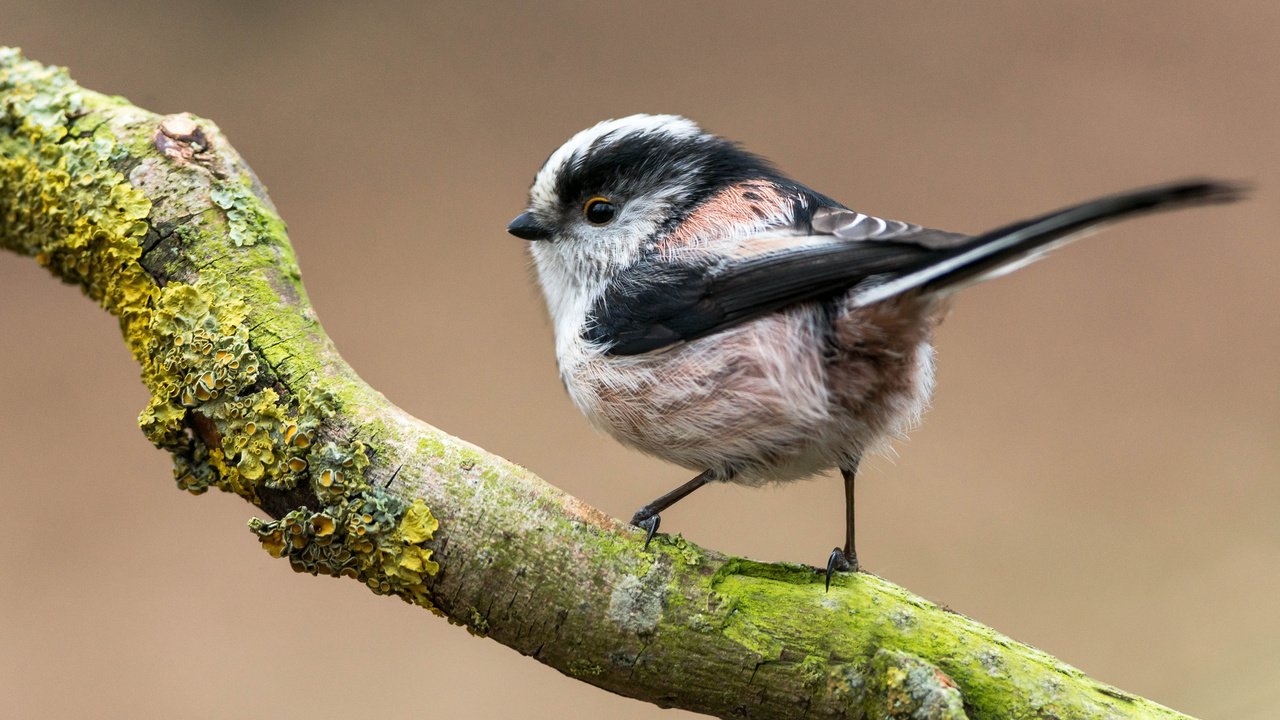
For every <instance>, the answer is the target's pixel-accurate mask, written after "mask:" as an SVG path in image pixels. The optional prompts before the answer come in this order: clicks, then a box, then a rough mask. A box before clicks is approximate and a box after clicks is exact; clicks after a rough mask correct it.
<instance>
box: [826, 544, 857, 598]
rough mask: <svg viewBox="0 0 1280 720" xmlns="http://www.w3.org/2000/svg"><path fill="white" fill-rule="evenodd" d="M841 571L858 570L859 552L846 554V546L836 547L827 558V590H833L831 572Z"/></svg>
mask: <svg viewBox="0 0 1280 720" xmlns="http://www.w3.org/2000/svg"><path fill="white" fill-rule="evenodd" d="M836 571H839V572H858V555H857V553H849V554H847V555H846V554H845V552H844V548H835V549H834V550H832V551H831V556H830V557H828V558H827V590H828V591H830V590H831V574H832V573H834V572H836Z"/></svg>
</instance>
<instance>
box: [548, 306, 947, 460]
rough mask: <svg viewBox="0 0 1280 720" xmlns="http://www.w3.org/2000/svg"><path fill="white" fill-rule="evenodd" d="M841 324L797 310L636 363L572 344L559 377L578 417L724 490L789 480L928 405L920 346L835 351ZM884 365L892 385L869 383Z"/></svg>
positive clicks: (880, 435)
mask: <svg viewBox="0 0 1280 720" xmlns="http://www.w3.org/2000/svg"><path fill="white" fill-rule="evenodd" d="M856 312H861V311H856ZM847 316H848V313H847V312H844V311H838V312H837V314H836V315H835V316H834V317H833V316H830V315H829V314H827V313H824V312H822V311H821V310H820V309H819V308H818V307H817V306H816V305H801V306H797V307H795V308H792V309H790V310H788V311H786V312H782V313H775V314H773V315H770V316H766V317H764V318H761V319H757V320H753V321H751V322H748V323H745V324H743V325H740V326H737V327H734V328H732V329H729V330H726V331H724V332H721V333H718V334H716V335H713V336H710V337H706V338H702V339H699V340H695V341H693V342H689V343H686V344H683V345H680V346H677V347H673V348H671V349H669V350H667V351H665V352H658V353H649V354H645V355H636V356H607V355H602V354H599V353H594V354H592V353H589V352H586V348H585V347H584V346H577V347H575V348H573V349H572V350H571V351H570V352H568V353H562V354H561V371H562V373H563V375H564V379H565V384H566V386H567V387H568V389H569V393H570V396H571V397H572V398H573V400H574V402H575V404H577V406H578V407H579V409H581V410H582V411H583V413H585V414H586V415H587V417H588V418H589V419H590V420H591V421H592V423H593V424H594V425H596V426H597V427H599V428H601V429H603V430H604V431H606V432H608V433H609V434H610V435H612V436H614V437H615V438H617V439H618V440H619V441H621V442H623V443H624V444H627V445H630V446H632V447H634V448H637V449H639V450H642V451H644V452H647V453H650V454H652V455H655V456H657V457H660V458H663V459H665V460H667V461H670V462H674V463H677V464H679V465H683V466H685V467H687V468H690V469H692V470H695V471H702V470H706V469H711V470H714V471H716V472H717V473H718V474H719V475H720V476H721V477H722V478H723V479H729V478H730V477H732V479H733V480H734V481H735V482H741V483H746V484H762V483H765V482H769V481H782V480H793V479H799V478H803V477H807V476H810V475H813V474H815V473H819V472H822V471H825V470H827V469H830V468H832V467H834V466H836V465H838V464H839V463H840V462H841V461H842V459H844V458H847V457H849V456H851V455H853V454H857V453H861V452H863V451H864V450H867V449H871V448H872V447H873V446H875V445H877V444H879V443H880V442H881V441H882V440H883V439H884V438H885V437H886V436H888V435H891V434H893V433H897V432H900V431H902V430H903V429H904V427H905V426H906V425H907V424H909V423H910V421H911V420H912V418H913V417H914V416H917V415H918V414H919V411H920V408H921V407H923V404H924V403H925V402H926V401H927V396H928V392H929V384H930V383H929V380H930V379H931V377H932V371H931V367H932V364H931V358H932V350H931V349H930V348H929V346H928V344H927V343H921V342H920V341H919V340H918V339H916V338H904V339H903V342H902V343H880V344H873V345H870V346H858V345H857V344H856V343H852V344H851V343H848V342H847V341H848V340H849V339H850V338H848V337H844V338H843V340H844V341H846V342H845V344H843V345H842V344H841V339H842V336H841V332H840V330H841V328H842V327H845V326H847V325H849V323H850V320H849V318H848V317H847ZM862 329H863V330H864V331H865V329H866V328H865V327H864V328H862ZM833 343H834V344H833ZM904 356H905V357H906V358H907V360H909V363H910V364H911V366H910V367H905V368H899V366H898V364H897V363H899V361H900V360H901V359H902V358H903V357H904ZM885 367H890V368H892V369H894V371H895V372H896V373H898V375H899V376H898V377H895V378H889V379H884V380H885V381H879V380H876V379H875V374H876V372H877V370H880V369H883V368H885ZM903 373H905V374H903ZM922 373H923V375H924V378H923V380H924V381H923V382H922V378H921V375H922Z"/></svg>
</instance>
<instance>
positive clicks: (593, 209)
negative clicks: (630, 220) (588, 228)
mask: <svg viewBox="0 0 1280 720" xmlns="http://www.w3.org/2000/svg"><path fill="white" fill-rule="evenodd" d="M582 214H583V216H584V217H586V218H587V222H589V223H591V224H592V225H608V224H609V223H610V222H611V221H612V220H613V216H614V215H617V214H618V208H617V206H616V205H614V204H613V203H611V202H609V198H605V197H593V198H591V199H590V200H588V201H587V202H586V204H585V205H583V206H582Z"/></svg>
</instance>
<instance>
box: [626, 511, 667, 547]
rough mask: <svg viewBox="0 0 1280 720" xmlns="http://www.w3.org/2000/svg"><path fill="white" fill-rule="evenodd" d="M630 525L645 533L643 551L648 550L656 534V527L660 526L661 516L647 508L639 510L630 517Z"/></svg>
mask: <svg viewBox="0 0 1280 720" xmlns="http://www.w3.org/2000/svg"><path fill="white" fill-rule="evenodd" d="M631 524H632V525H635V526H636V527H638V528H640V529H641V530H644V531H645V532H646V533H647V534H646V535H645V536H644V549H645V550H648V549H649V543H650V542H652V541H653V536H654V535H656V534H657V532H658V526H659V525H661V524H662V516H661V515H659V514H658V513H656V512H653V511H652V510H649V509H648V508H640V510H638V511H636V514H635V515H632V516H631Z"/></svg>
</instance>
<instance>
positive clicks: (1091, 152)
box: [0, 0, 1280, 718]
mask: <svg viewBox="0 0 1280 720" xmlns="http://www.w3.org/2000/svg"><path fill="white" fill-rule="evenodd" d="M0 18H2V20H0V44H9V45H19V46H21V47H23V48H24V49H25V50H26V52H27V53H28V54H29V55H30V56H31V57H33V58H35V59H38V60H41V61H43V62H46V63H56V64H62V65H67V66H70V68H71V70H72V73H73V75H74V77H75V78H77V79H78V80H79V81H80V82H81V83H82V84H83V85H85V86H86V87H89V88H92V89H95V90H99V91H104V92H108V93H118V94H121V95H125V96H127V97H128V98H130V99H131V100H132V101H134V102H135V103H137V104H139V105H142V106H145V107H148V108H150V109H152V110H156V111H161V112H175V111H182V110H187V111H191V112H195V113H198V114H200V115H203V116H206V117H210V118H213V119H214V120H216V121H217V122H218V123H219V124H220V125H221V127H222V128H223V129H224V130H225V131H226V133H227V134H228V135H229V136H230V138H231V140H232V141H233V142H234V143H235V145H236V147H237V148H239V150H240V151H241V152H242V153H243V154H244V156H245V157H246V158H247V159H248V160H249V162H250V163H251V164H252V165H253V166H254V168H255V169H256V170H257V172H258V174H259V175H260V176H261V177H262V178H263V180H264V181H265V182H266V183H267V185H268V186H269V187H270V189H271V191H272V196H273V198H274V200H275V202H276V204H277V205H278V206H279V207H280V210H281V211H282V213H283V215H284V216H285V218H286V219H287V221H288V222H289V226H290V229H291V232H292V237H293V241H294V244H295V246H296V248H297V251H298V255H299V257H300V260H301V263H302V267H303V270H304V273H305V277H306V282H307V287H308V289H309V291H310V293H311V297H312V299H313V300H314V302H315V305H316V306H317V308H318V310H319V313H320V316H321V317H322V319H323V320H324V322H325V326H326V328H327V329H328V331H329V333H330V334H331V335H332V336H333V337H334V339H335V340H336V341H337V343H338V346H339V348H340V349H341V350H342V351H343V352H344V353H345V355H346V357H347V359H348V360H350V361H351V363H352V365H354V366H355V367H356V369H357V370H359V371H360V372H361V373H362V374H363V375H364V377H365V378H367V379H368V380H369V381H370V382H371V383H372V384H373V385H374V386H375V387H377V388H379V389H381V390H382V391H384V392H385V393H386V394H387V395H388V396H389V397H390V398H391V399H392V400H394V401H395V402H397V403H399V404H400V405H402V406H404V407H405V408H407V409H408V410H410V411H412V412H414V413H415V414H417V415H419V416H421V417H423V418H425V419H427V420H428V421H430V422H432V423H434V424H436V425H438V426H440V427H443V428H445V429H447V430H449V431H450V432H453V433H455V434H457V435H460V436H462V437H464V438H467V439H468V440H471V441H473V442H476V443H478V444H480V445H482V446H483V447H485V448H488V449H489V450H492V451H494V452H497V453H500V454H502V455H504V456H506V457H508V458H511V459H513V460H515V461H518V462H520V463H522V464H525V465H527V466H528V467H530V468H532V469H534V470H535V471H537V472H538V473H540V474H541V475H542V476H543V477H545V478H547V479H548V480H550V481H551V482H553V483H556V484H557V485H560V486H561V487H563V488H566V489H567V490H569V491H570V492H573V493H575V494H577V495H579V496H581V497H583V498H585V499H587V500H588V501H590V502H592V503H594V504H596V505H598V506H599V507H601V508H604V509H605V510H606V511H608V512H610V513H612V514H614V515H617V516H620V517H627V516H628V515H629V514H630V513H631V511H632V510H634V509H635V508H636V507H637V506H639V505H640V504H642V503H643V502H645V501H647V500H649V499H651V498H652V497H654V496H655V495H657V494H658V493H660V492H662V491H665V490H667V489H669V488H670V487H672V486H674V485H675V484H676V483H679V482H682V481H684V480H686V479H687V475H688V473H687V472H685V471H684V470H681V469H679V468H676V467H672V466H668V465H665V464H663V463H660V462H657V461H654V460H650V459H648V458H645V457H641V456H638V455H635V454H633V453H630V452H628V451H625V450H623V449H621V448H620V447H619V446H617V445H616V444H615V443H614V442H613V441H611V440H609V439H607V438H605V437H601V436H597V435H595V434H594V433H593V432H592V431H591V430H590V429H589V428H588V427H587V424H586V422H585V421H584V420H582V419H581V418H580V417H579V415H578V413H577V412H576V411H575V410H574V408H573V407H572V406H571V405H570V403H569V401H568V399H567V398H566V397H565V395H564V393H563V391H562V390H561V387H560V384H559V381H558V380H557V377H556V372H555V366H554V359H553V351H552V341H551V329H550V326H549V324H548V322H547V320H546V318H545V315H544V310H543V307H542V301H541V298H540V296H539V294H538V293H537V291H536V288H535V286H534V283H533V281H532V276H531V273H530V270H529V267H528V264H529V263H528V260H527V258H526V255H525V248H524V247H523V246H522V244H521V241H518V240H515V239H513V238H511V237H508V236H507V235H506V234H505V233H504V232H503V227H504V225H505V224H506V222H507V221H508V220H509V219H510V218H511V217H512V216H514V215H515V214H516V213H517V212H519V211H520V210H521V209H522V207H523V201H524V193H525V190H526V186H527V183H528V182H529V180H530V179H531V178H532V176H533V173H534V171H535V170H536V169H537V167H538V165H539V164H540V163H541V162H542V160H543V159H544V158H545V157H546V155H547V154H548V153H549V152H550V151H551V150H552V149H553V148H554V147H555V146H556V145H558V144H559V143H560V142H562V141H563V140H565V139H566V138H567V137H568V136H569V135H570V134H572V133H573V132H575V131H577V130H579V129H581V128H582V127H585V126H587V125H589V124H591V123H593V122H595V121H597V120H599V119H603V118H606V117H615V116H619V115H623V114H629V113H633V112H638V111H647V112H676V113H683V114H687V115H689V116H691V117H694V118H696V119H697V120H699V121H700V122H701V123H702V124H703V125H704V126H705V127H707V128H710V129H712V130H714V131H717V132H719V133H722V134H724V135H726V136H729V137H732V138H735V139H738V140H741V141H742V142H744V143H745V144H746V145H747V146H748V147H750V148H751V149H753V150H756V151H757V152H760V153H763V154H764V155H766V156H769V157H772V158H773V159H775V160H776V161H777V162H778V163H779V164H780V165H781V166H782V167H783V169H784V170H786V171H788V172H790V173H791V174H793V175H794V176H795V177H797V178H799V179H801V180H803V181H806V182H808V183H809V184H811V185H812V186H813V187H815V188H817V189H819V190H822V191H824V192H826V193H829V194H831V195H833V196H835V197H837V198H840V199H842V200H844V201H845V202H847V203H849V204H851V205H853V206H854V207H856V208H858V209H861V210H865V211H867V212H873V213H877V214H882V215H885V216H889V217H900V218H904V219H909V220H913V221H916V222H921V223H925V224H928V225H933V226H937V227H942V228H947V229H954V230H964V231H978V230H983V229H986V228H988V227H991V226H994V225H996V224H1001V223H1004V222H1006V221H1011V220H1014V219H1018V218H1020V217H1023V216H1025V215H1028V214H1031V213H1036V212H1039V211H1043V210H1048V209H1051V208H1054V207H1057V206H1060V205H1063V204H1066V203H1068V202H1072V201H1075V200H1080V199H1084V198H1087V197H1090V196H1093V195H1097V194H1101V193H1106V192H1110V191H1115V190H1119V189H1123V188H1126V187H1128V186H1132V185H1142V184H1147V183H1152V182H1157V181H1163V180H1167V179H1173V178H1178V177H1183V176H1188V175H1197V174H1213V175H1220V176H1224V177H1228V178H1240V179H1245V180H1249V181H1252V182H1254V183H1256V186H1257V191H1256V193H1255V196H1254V199H1253V200H1251V201H1250V202H1248V203H1247V204H1244V205H1238V206H1234V207H1229V208H1214V209H1205V210H1198V211H1194V212H1184V213H1179V214H1176V215H1171V216H1161V217H1157V218H1151V219H1147V220H1142V221H1139V222H1134V223H1130V224H1126V225H1124V226H1122V227H1119V228H1115V229H1112V230H1110V231H1108V232H1106V233H1105V234H1103V235H1100V236H1096V237H1093V238H1090V239H1088V240H1086V241H1084V242H1081V243H1079V244H1077V245H1074V246H1072V247H1071V248H1069V249H1067V250H1065V251H1062V252H1060V253H1059V254H1057V255H1055V256H1054V257H1053V258H1051V259H1050V260H1048V261H1046V262H1044V263H1041V264H1039V265H1036V266H1034V267H1032V268H1029V269H1027V270H1024V271H1022V272H1019V273H1017V274H1015V275H1013V276H1010V277H1008V278H1004V279H1001V280H998V281H995V282H992V283H989V284H987V285H984V286H981V287H979V288H975V289H972V290H970V291H967V292H966V293H965V295H964V296H963V298H961V299H960V301H959V302H958V303H957V304H956V308H955V310H954V312H953V313H952V315H951V317H950V318H949V319H948V321H947V323H946V324H945V326H944V327H943V329H942V332H941V337H940V339H939V346H940V348H939V351H940V358H939V359H940V369H941V370H940V378H939V382H940V384H939V388H940V389H939V392H938V395H937V398H936V402H935V405H934V408H933V410H932V411H931V412H930V413H929V415H928V417H927V419H926V423H925V425H924V427H923V428H921V429H920V430H919V431H917V432H916V433H915V434H914V435H913V437H912V439H911V441H910V442H907V443H900V444H899V452H900V457H899V458H897V459H896V460H894V459H889V458H881V459H876V460H873V461H871V462H868V463H866V464H865V465H864V468H865V472H864V475H862V479H863V480H862V482H861V483H860V485H859V487H860V501H859V509H860V510H861V511H862V517H861V519H860V524H861V526H860V550H861V551H862V554H863V557H864V561H865V563H866V564H867V565H868V566H869V568H870V569H872V570H874V571H875V572H877V573H880V574H882V575H884V576H886V577H888V578H890V579H892V580H894V581H896V582H899V583H901V584H903V585H905V586H906V587H908V588H911V589H912V590H914V591H916V592H918V593H921V594H923V595H925V596H927V597H929V598H932V599H934V600H937V601H941V602H945V603H947V604H949V605H951V606H952V607H954V608H956V609H957V610H960V611H962V612H964V613H966V614H968V615H971V616H973V617H974V618H977V619H979V620H981V621H983V622H985V623H988V624H990V625H993V626H995V627H996V628H999V629H1000V630H1002V631H1004V632H1007V633H1008V634H1010V635H1012V636H1013V637H1015V638H1017V639H1019V640H1022V641H1025V642H1029V643H1032V644H1034V645H1037V646H1039V647H1041V648H1043V649H1045V650H1047V651H1049V652H1051V653H1054V654H1056V655H1058V656H1060V657H1062V658H1064V659H1065V660H1067V661H1069V662H1071V663H1073V664H1075V665H1077V666H1079V667H1081V668H1082V669H1084V670H1085V671H1087V672H1089V673H1092V674H1095V675H1096V676H1097V677H1099V678H1101V679H1104V680H1106V681H1108V682H1112V683H1115V684H1116V685H1119V686H1120V687H1122V688H1124V689H1127V690H1131V691H1134V692H1138V693H1141V694H1144V695H1148V696H1150V697H1152V698H1154V699H1156V700H1158V701H1160V702H1163V703H1165V704H1168V705H1171V706H1173V707H1175V708H1178V709H1180V710H1183V711H1185V712H1189V713H1192V714H1195V715H1198V716H1202V717H1204V718H1271V717H1275V716H1276V713H1277V708H1278V707H1280V613H1277V595H1278V594H1280V523H1277V511H1278V510H1280V482H1277V481H1278V480H1280V313H1278V312H1277V308H1276V306H1277V300H1278V299H1280V289H1278V288H1280V284H1278V283H1277V281H1278V280H1280V269H1278V268H1280V239H1278V238H1277V237H1276V231H1277V228H1280V170H1278V169H1277V160H1280V132H1278V128H1280V44H1277V43H1276V40H1275V38H1276V35H1277V32H1278V31H1280V5H1277V4H1276V3H1274V2H1268V1H1260V2H1251V3H1245V2H1236V3H1219V4H1217V6H1216V7H1214V8H1212V9H1211V8H1210V6H1209V4H1207V3H1193V2H1152V3H1110V4H1105V5H1104V4H1101V3H1098V4H1094V5H1092V6H1088V5H1085V4H1069V3H1061V4H1058V3H1054V4H1050V3H1010V2H1000V3H996V2H989V3H980V4H971V3H970V4H963V5H961V4H942V3H919V4H913V3H895V4H892V6H890V5H889V4H887V3H861V4H845V5H839V6H834V5H831V6H825V5H818V4H804V5H795V6H790V7H787V6H784V5H783V4H776V5H775V4H766V3H755V4H750V5H745V4H739V3H722V4H699V5H698V6H697V7H694V8H690V7H688V6H687V5H686V4H684V3H667V4H662V3H643V4H641V3H637V4H632V5H627V6H624V7H609V6H608V5H606V4H599V3H559V4H549V3H544V4H537V6H536V7H534V8H529V7H517V6H515V5H514V4H512V5H498V4H483V5H482V4H478V3H466V4H462V3H458V4H450V5H449V6H445V5H444V4H439V5H437V6H428V5H424V4H417V3H415V4H404V5H393V4H382V3H342V4H338V3H332V4H321V3H292V4H286V3H266V2H249V1H245V2H221V3H167V4H163V5H160V4H156V5H150V4H142V3H93V2H83V3H76V2H60V1H52V0H50V1H46V2H40V3H34V2H13V1H12V0H0ZM0 306H3V307H4V308H5V309H4V311H3V312H0V338H3V340H0V458H2V459H3V462H0V492H3V494H4V497H5V500H4V508H5V512H4V513H3V516H4V520H3V522H0V544H2V546H3V548H4V551H3V552H2V553H0V706H2V707H3V708H4V711H3V714H4V715H6V716H8V717H15V718H16V717H22V718H70V717H81V716H89V717H134V718H160V717H182V718H225V717H266V716H272V717H286V718H292V717H299V718H301V717H308V718H338V717H351V716H353V714H358V715H360V716H366V715H368V716H375V715H376V716H378V717H386V718H399V717H406V718H407V717H425V716H434V717H456V718H497V717H507V716H516V715H518V716H520V717H526V718H565V717H614V718H653V717H658V716H660V715H662V716H664V717H689V715H687V714H684V713H680V712H675V711H672V712H667V713H665V714H663V713H662V711H660V710H658V709H657V708H655V707H653V706H650V705H646V704H642V703H638V702H634V701H631V700H626V699H622V698H617V697H614V696H611V695H609V694H606V693H604V692H602V691H598V690H595V689H593V688H591V687H588V686H586V685H584V684H582V683H579V682H576V681H573V680H570V679H567V678H565V677H562V676H560V675H558V674H557V673H556V672H554V671H552V670H549V669H547V668H544V667H542V666H541V665H538V664H537V663H535V662H534V661H532V660H529V659H526V658H522V657H520V656H518V655H517V654H515V653H513V652H512V651H510V650H507V649H506V648H504V647H502V646H499V645H498V644H496V643H494V642H490V641H485V640H479V639H475V638H472V637H470V636H468V635H467V634H466V633H465V632H464V631H463V630H461V629H459V628H456V627H452V626H449V625H447V624H446V623H445V622H443V621H441V620H439V619H436V618H434V617H431V616H430V615H427V614H425V613H423V612H420V611H417V610H415V609H413V608H410V607H409V606H407V605H405V604H403V603H401V602H400V601H398V600H395V599H386V598H377V597H374V596H372V595H370V594H369V593H368V592H366V591H365V590H364V589H363V588H361V587H360V586H359V585H357V584H356V583H353V582H349V581H342V582H338V581H334V580H331V579H327V578H312V577H308V576H301V575H295V574H294V573H292V572H290V571H289V569H288V567H287V565H286V564H285V563H283V562H282V561H278V560H272V559H271V558H270V557H268V556H267V554H266V553H264V552H262V551H261V550H260V549H259V547H258V544H257V543H256V542H255V541H254V540H253V538H252V537H251V536H250V534H249V533H248V531H247V530H246V529H245V526H244V524H245V521H246V520H247V519H248V517H249V516H250V515H251V508H249V507H248V506H247V505H245V504H244V503H243V502H241V501H240V500H238V499H236V498H233V497H230V496H225V495H221V494H218V493H213V494H209V495H206V496H202V497H198V498H196V497H191V496H188V495H186V494H184V493H180V492H178V491H176V490H174V489H173V486H172V483H171V481H170V479H169V462H168V458H167V457H166V456H165V455H163V454H162V453H160V452H158V451H156V450H154V449H152V448H151V447H149V446H148V444H147V442H146V441H145V440H144V439H143V437H142V435H141V433H140V432H139V431H138V430H137V428H136V427H135V416H136V414H137V412H138V410H139V409H141V408H142V406H143V405H144V403H145V399H146V394H145V392H144V391H143V388H142V385H141V383H140V382H139V381H138V374H137V369H136V368H135V366H134V364H133V363H132V362H131V360H130V358H129V355H128V353H127V351H126V350H125V347H124V344H123V343H122V342H121V341H120V338H119V335H118V331H117V329H116V325H115V320H114V319H113V318H110V317H108V316H107V315H105V314H104V313H102V312H101V311H99V310H98V309H97V308H95V307H94V306H93V305H92V304H91V303H89V302H88V301H86V300H85V299H84V298H82V297H81V296H80V295H79V293H77V292H76V291H74V290H72V289H70V288H67V287H63V286H60V285H59V284H58V283H57V282H55V281H54V280H52V279H51V278H50V277H49V276H48V275H47V274H46V273H44V272H43V271H41V270H40V269H39V268H38V267H36V265H35V264H34V263H33V262H32V261H30V260H28V259H23V258H17V257H13V256H10V255H0ZM840 502H841V490H840V486H839V483H838V481H836V480H835V479H834V477H832V478H826V479H822V480H818V481H814V482H810V483H804V484H797V485H792V486H789V487H781V488H771V489H765V490H760V491H752V490H747V489H740V488H734V487H717V488H711V489H708V490H704V491H702V492H700V493H698V494H696V495H695V496H694V497H692V498H691V499H689V500H688V501H686V502H684V503H682V504H681V505H680V506H679V508H678V509H674V510H671V511H669V512H668V513H665V514H664V520H665V522H664V525H663V529H664V530H669V531H671V532H682V533H684V534H685V535H686V536H687V537H689V538H691V539H693V540H695V541H697V542H700V543H703V544H706V545H710V546H714V547H717V548H720V549H723V550H726V551H730V552H734V553H742V554H746V555H749V556H752V557H756V558H761V559H788V560H793V561H798V562H808V563H814V564H816V563H819V562H821V561H823V559H824V558H825V557H826V553H827V551H829V550H830V548H831V546H832V545H833V544H836V543H837V542H838V541H839V539H840V537H841V524H840V517H841V512H840V509H839V503H840Z"/></svg>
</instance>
